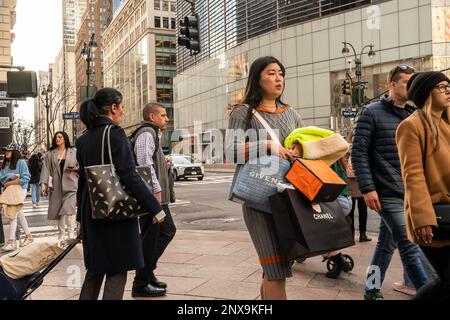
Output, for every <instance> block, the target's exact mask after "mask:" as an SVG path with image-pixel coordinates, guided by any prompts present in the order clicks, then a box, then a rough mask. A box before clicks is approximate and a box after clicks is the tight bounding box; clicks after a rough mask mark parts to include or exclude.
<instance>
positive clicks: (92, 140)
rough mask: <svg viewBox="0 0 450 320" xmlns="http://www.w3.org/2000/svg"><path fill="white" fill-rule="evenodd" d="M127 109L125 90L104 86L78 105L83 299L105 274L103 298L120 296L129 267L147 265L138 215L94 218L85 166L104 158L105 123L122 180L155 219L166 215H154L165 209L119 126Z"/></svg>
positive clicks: (90, 295)
mask: <svg viewBox="0 0 450 320" xmlns="http://www.w3.org/2000/svg"><path fill="white" fill-rule="evenodd" d="M123 114H124V106H123V103H122V94H121V93H120V92H119V91H117V90H115V89H112V88H103V89H100V90H99V91H97V92H96V94H95V96H94V98H92V99H88V100H86V101H84V102H83V103H82V104H81V106H80V119H81V121H82V122H83V123H84V124H85V125H86V127H87V130H86V131H85V132H84V133H83V135H82V136H81V137H80V138H79V139H78V140H77V143H76V147H77V161H78V163H79V176H80V180H79V183H78V191H77V203H78V210H77V221H79V222H80V223H81V238H82V242H83V250H84V263H85V266H86V269H87V273H86V277H85V279H84V283H83V286H82V288H81V293H80V300H95V299H97V298H98V295H99V292H100V288H101V285H102V282H103V279H104V278H105V275H106V282H105V288H104V293H103V300H120V299H122V298H123V293H124V290H125V284H126V280H127V271H128V270H136V269H140V268H142V267H143V266H144V259H143V253H142V245H141V240H140V236H139V226H138V220H137V219H130V220H123V221H102V220H93V219H92V211H91V203H90V198H89V192H88V186H87V183H86V174H85V167H87V166H92V165H100V164H101V151H100V150H101V145H102V141H101V140H102V134H103V131H104V129H105V128H106V126H107V125H113V127H112V128H111V138H110V139H111V151H112V162H113V164H114V167H115V169H116V172H117V174H118V176H119V178H120V181H121V182H122V184H123V185H124V187H125V188H126V189H127V191H128V192H129V193H130V195H132V196H133V197H134V198H135V199H136V200H137V201H138V202H139V203H140V204H141V205H142V206H143V207H144V208H145V209H146V210H148V212H149V213H150V214H151V215H152V216H153V217H154V218H153V223H159V222H161V221H162V220H160V219H157V218H156V217H155V216H156V215H157V216H158V217H159V216H162V215H163V213H161V212H162V209H161V206H160V205H159V203H158V201H157V200H156V199H155V197H154V196H153V194H152V193H151V192H150V191H149V190H148V189H147V187H146V185H145V184H144V182H143V180H142V179H141V177H140V176H139V175H138V173H137V172H136V168H135V163H134V159H133V155H132V153H131V149H130V148H129V146H128V143H127V138H126V135H125V132H124V130H123V129H122V128H121V127H119V124H120V122H121V121H122V117H123ZM105 140H106V139H105ZM104 153H105V154H104V157H105V162H106V161H110V159H109V156H108V148H105V150H104ZM106 163H108V162H106Z"/></svg>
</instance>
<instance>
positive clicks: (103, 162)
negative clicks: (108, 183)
mask: <svg viewBox="0 0 450 320" xmlns="http://www.w3.org/2000/svg"><path fill="white" fill-rule="evenodd" d="M111 128H112V126H111V125H109V126H106V128H105V130H103V135H102V165H104V164H105V135H106V139H107V140H108V155H109V161H110V164H111V171H112V172H111V174H112V175H113V176H115V175H116V169H115V168H114V164H113V163H112V152H111Z"/></svg>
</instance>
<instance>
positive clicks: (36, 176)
mask: <svg viewBox="0 0 450 320" xmlns="http://www.w3.org/2000/svg"><path fill="white" fill-rule="evenodd" d="M28 169H29V170H30V174H31V179H30V186H31V201H32V203H33V208H37V207H38V206H39V200H40V198H39V194H40V190H39V180H40V178H41V171H42V161H41V159H40V158H39V156H38V155H37V154H33V155H31V157H30V159H29V160H28Z"/></svg>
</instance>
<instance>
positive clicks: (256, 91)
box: [242, 56, 286, 129]
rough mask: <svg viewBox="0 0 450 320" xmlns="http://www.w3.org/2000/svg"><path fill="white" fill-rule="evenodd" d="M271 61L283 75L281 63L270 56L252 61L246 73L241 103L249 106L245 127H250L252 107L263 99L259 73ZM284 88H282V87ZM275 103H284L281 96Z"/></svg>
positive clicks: (283, 69)
mask: <svg viewBox="0 0 450 320" xmlns="http://www.w3.org/2000/svg"><path fill="white" fill-rule="evenodd" d="M271 63H276V64H278V65H279V66H280V69H281V72H282V73H283V76H284V75H285V72H286V71H285V68H284V66H283V64H282V63H281V62H280V61H279V60H278V59H276V58H274V57H271V56H266V57H261V58H258V59H256V60H255V61H253V63H252V65H251V66H250V71H249V74H248V79H247V85H246V87H245V97H244V99H243V100H242V103H245V104H247V105H248V106H249V109H248V112H247V117H246V121H245V125H246V129H248V128H250V122H251V120H252V116H253V112H252V111H253V109H254V108H256V107H257V106H259V104H260V103H261V101H262V99H263V92H262V88H261V85H260V84H259V81H260V80H261V73H262V72H263V70H264V69H265V68H266V67H267V66H268V65H269V64H271ZM283 90H284V89H283ZM276 103H277V104H284V103H283V102H282V101H281V96H280V97H278V98H277V99H276Z"/></svg>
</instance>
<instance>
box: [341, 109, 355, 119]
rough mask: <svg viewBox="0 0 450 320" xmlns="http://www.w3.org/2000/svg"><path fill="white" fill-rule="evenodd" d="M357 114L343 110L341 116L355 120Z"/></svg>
mask: <svg viewBox="0 0 450 320" xmlns="http://www.w3.org/2000/svg"><path fill="white" fill-rule="evenodd" d="M357 114H358V112H357V111H353V110H343V111H342V116H343V117H344V118H355V117H356V115H357Z"/></svg>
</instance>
